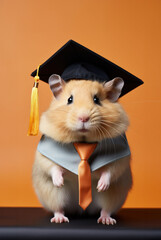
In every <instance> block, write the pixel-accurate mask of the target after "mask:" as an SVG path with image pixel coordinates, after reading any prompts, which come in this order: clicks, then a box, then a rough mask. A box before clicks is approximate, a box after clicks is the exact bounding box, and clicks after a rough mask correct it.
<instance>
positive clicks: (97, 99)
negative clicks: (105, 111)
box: [93, 95, 101, 105]
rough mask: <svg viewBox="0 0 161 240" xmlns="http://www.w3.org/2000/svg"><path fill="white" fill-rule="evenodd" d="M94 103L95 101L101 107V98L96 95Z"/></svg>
mask: <svg viewBox="0 0 161 240" xmlns="http://www.w3.org/2000/svg"><path fill="white" fill-rule="evenodd" d="M93 101H94V103H95V104H98V105H101V103H100V100H99V98H98V97H97V95H94V97H93Z"/></svg>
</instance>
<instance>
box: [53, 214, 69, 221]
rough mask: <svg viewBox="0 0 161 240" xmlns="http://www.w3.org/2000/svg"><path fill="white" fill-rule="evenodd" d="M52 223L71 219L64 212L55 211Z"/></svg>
mask: <svg viewBox="0 0 161 240" xmlns="http://www.w3.org/2000/svg"><path fill="white" fill-rule="evenodd" d="M50 222H51V223H64V222H67V223H68V222H69V219H68V218H67V217H65V216H64V213H63V212H55V213H54V217H53V218H51V220H50Z"/></svg>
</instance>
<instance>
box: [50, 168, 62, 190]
mask: <svg viewBox="0 0 161 240" xmlns="http://www.w3.org/2000/svg"><path fill="white" fill-rule="evenodd" d="M51 177H52V181H53V184H54V186H56V187H62V186H63V185H64V178H63V173H62V171H61V170H60V169H59V168H57V167H53V168H52V169H51Z"/></svg>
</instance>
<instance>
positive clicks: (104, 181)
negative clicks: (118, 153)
mask: <svg viewBox="0 0 161 240" xmlns="http://www.w3.org/2000/svg"><path fill="white" fill-rule="evenodd" d="M109 186H110V177H109V174H108V173H103V174H102V175H101V177H100V179H99V181H98V184H97V191H98V192H103V191H106V190H107V189H108V188H109Z"/></svg>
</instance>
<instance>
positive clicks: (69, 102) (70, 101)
mask: <svg viewBox="0 0 161 240" xmlns="http://www.w3.org/2000/svg"><path fill="white" fill-rule="evenodd" d="M72 102H73V96H72V95H71V96H70V97H69V98H68V104H71V103H72Z"/></svg>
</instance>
